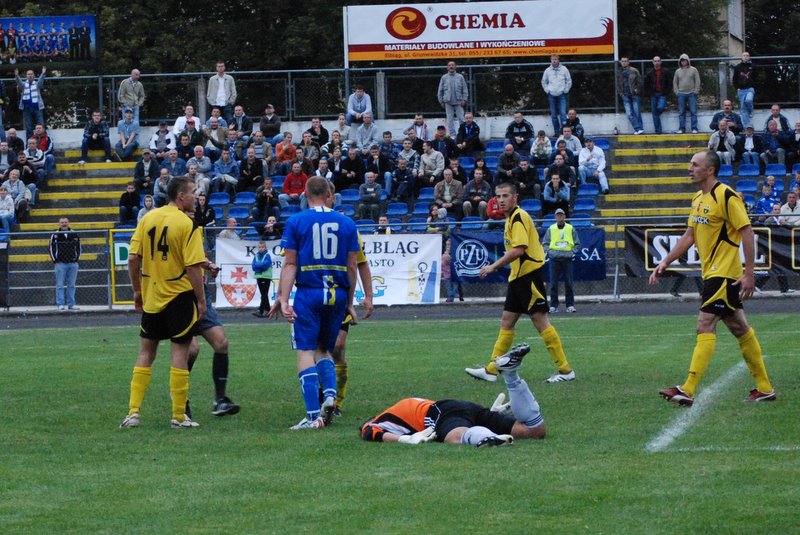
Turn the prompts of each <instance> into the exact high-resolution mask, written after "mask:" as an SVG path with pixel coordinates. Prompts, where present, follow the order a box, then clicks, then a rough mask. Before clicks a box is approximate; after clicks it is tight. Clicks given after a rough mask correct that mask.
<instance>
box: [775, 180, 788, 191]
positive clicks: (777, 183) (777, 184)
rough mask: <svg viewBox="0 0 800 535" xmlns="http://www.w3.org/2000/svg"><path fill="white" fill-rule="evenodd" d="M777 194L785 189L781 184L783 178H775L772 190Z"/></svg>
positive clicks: (784, 185)
mask: <svg viewBox="0 0 800 535" xmlns="http://www.w3.org/2000/svg"><path fill="white" fill-rule="evenodd" d="M773 189H774V190H775V191H776V192H777V193H783V190H785V189H786V184H784V183H783V178H778V177H775V187H774V188H773Z"/></svg>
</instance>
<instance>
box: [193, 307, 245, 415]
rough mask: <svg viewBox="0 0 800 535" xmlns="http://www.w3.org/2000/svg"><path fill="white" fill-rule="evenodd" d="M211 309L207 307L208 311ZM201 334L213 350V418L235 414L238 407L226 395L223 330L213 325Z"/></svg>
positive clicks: (225, 340)
mask: <svg viewBox="0 0 800 535" xmlns="http://www.w3.org/2000/svg"><path fill="white" fill-rule="evenodd" d="M211 308H212V307H209V309H211ZM214 316H216V310H215V311H214ZM206 319H208V317H206ZM201 334H202V336H203V338H205V339H206V342H208V344H209V345H210V346H211V348H212V349H213V350H214V359H213V361H212V363H211V378H212V379H213V380H214V392H215V402H214V410H213V411H212V414H213V415H214V416H225V415H226V414H231V415H233V414H236V413H238V412H239V409H240V407H239V405H237V404H236V403H234V402H233V401H231V399H230V398H229V397H228V394H227V385H228V367H229V362H230V359H229V357H228V337H227V335H226V334H225V328H224V327H223V326H222V325H215V326H213V327H211V328H209V329H206V330H204V331H202V333H201Z"/></svg>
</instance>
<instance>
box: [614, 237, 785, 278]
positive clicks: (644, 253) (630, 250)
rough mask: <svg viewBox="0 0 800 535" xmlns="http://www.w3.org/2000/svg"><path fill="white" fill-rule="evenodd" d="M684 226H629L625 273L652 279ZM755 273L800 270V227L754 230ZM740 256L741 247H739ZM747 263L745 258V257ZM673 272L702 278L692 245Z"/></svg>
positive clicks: (673, 267)
mask: <svg viewBox="0 0 800 535" xmlns="http://www.w3.org/2000/svg"><path fill="white" fill-rule="evenodd" d="M685 231H686V227H685V226H659V227H649V226H626V227H625V271H626V272H627V273H628V275H629V276H633V277H649V276H650V273H652V271H653V269H655V267H656V266H657V265H658V264H659V263H660V262H661V260H663V259H664V257H665V256H666V255H667V254H668V253H669V252H670V251H671V250H672V248H673V247H675V245H676V244H677V243H678V240H679V239H680V237H681V236H682V235H683V233H684V232H685ZM753 231H754V237H753V239H754V246H755V271H756V273H758V274H766V273H768V272H769V273H774V274H780V275H786V274H792V273H795V274H796V273H797V272H798V271H800V228H786V227H764V226H762V227H753ZM739 250H740V254H743V253H741V247H740V249H739ZM742 259H743V260H744V257H742ZM670 271H672V272H677V273H680V274H681V275H684V276H686V277H699V276H700V256H699V254H698V253H697V248H696V247H695V246H694V245H693V246H692V247H690V248H689V250H688V251H687V252H686V254H685V255H683V257H682V258H680V259H678V260H676V261H675V262H673V264H672V265H671V266H670V268H669V270H667V273H669V272H670Z"/></svg>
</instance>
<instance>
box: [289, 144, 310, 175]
mask: <svg viewBox="0 0 800 535" xmlns="http://www.w3.org/2000/svg"><path fill="white" fill-rule="evenodd" d="M295 162H296V163H299V164H300V167H302V168H303V172H304V173H305V174H306V176H311V175H313V174H314V163H313V162H312V161H311V160H309V159H308V158H306V154H305V152H303V151H302V149H300V148H299V147H298V148H297V152H295V154H294V160H293V161H292V165H294V164H295Z"/></svg>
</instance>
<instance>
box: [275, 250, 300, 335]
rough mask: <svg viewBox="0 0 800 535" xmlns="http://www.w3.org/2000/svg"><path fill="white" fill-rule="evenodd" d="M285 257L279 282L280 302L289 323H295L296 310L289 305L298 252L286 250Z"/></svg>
mask: <svg viewBox="0 0 800 535" xmlns="http://www.w3.org/2000/svg"><path fill="white" fill-rule="evenodd" d="M283 252H284V254H285V257H284V259H283V267H282V268H281V278H280V281H279V282H278V300H279V301H280V303H281V312H282V313H283V315H284V317H285V318H286V319H287V320H289V323H294V310H293V309H292V307H291V306H290V305H289V296H290V295H291V294H292V285H293V284H294V280H295V276H296V275H297V251H296V250H295V249H284V250H283Z"/></svg>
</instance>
